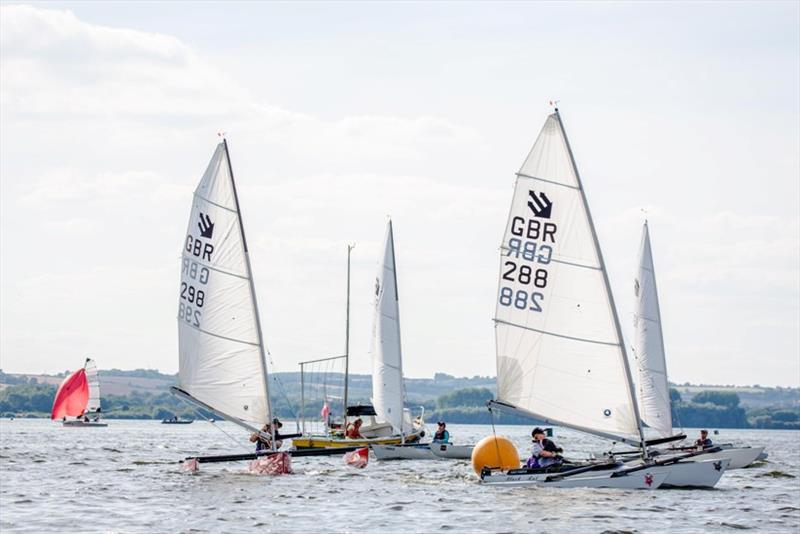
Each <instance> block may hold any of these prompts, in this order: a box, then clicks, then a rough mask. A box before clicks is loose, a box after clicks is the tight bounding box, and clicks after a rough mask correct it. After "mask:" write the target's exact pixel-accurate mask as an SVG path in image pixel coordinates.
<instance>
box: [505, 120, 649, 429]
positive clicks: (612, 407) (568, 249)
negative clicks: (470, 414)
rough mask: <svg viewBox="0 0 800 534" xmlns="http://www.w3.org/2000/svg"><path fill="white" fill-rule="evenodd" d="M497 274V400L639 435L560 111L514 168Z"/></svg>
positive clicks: (580, 425) (558, 419) (566, 421)
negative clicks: (513, 181)
mask: <svg viewBox="0 0 800 534" xmlns="http://www.w3.org/2000/svg"><path fill="white" fill-rule="evenodd" d="M499 279H500V280H499V287H498V301H497V308H496V317H495V335H496V343H497V389H498V391H497V400H498V401H499V402H500V403H504V404H507V405H511V406H513V407H514V408H516V409H517V410H518V411H520V412H523V413H527V414H528V415H531V416H535V417H538V418H540V419H546V420H548V421H551V422H554V423H557V424H562V425H566V426H571V427H573V428H577V429H581V430H586V431H589V432H593V433H595V434H599V435H604V436H607V437H614V438H621V439H628V440H630V441H633V440H631V439H630V438H631V437H632V436H637V437H638V436H640V432H639V430H640V428H639V422H638V420H637V419H638V413H637V412H636V405H635V400H634V398H633V391H632V388H631V384H630V371H629V369H628V367H627V360H626V359H625V358H626V356H625V351H624V345H623V344H622V339H621V334H620V330H619V322H618V319H617V316H616V311H615V309H614V304H613V299H612V296H611V293H610V290H609V287H608V281H607V278H606V273H605V266H604V264H603V260H602V256H601V253H600V249H599V246H598V244H597V240H596V237H595V234H594V228H593V226H592V221H591V216H590V214H589V211H588V205H587V204H586V200H585V197H584V192H583V189H582V187H581V182H580V178H579V176H578V175H577V171H576V169H575V167H574V164H573V160H572V157H571V153H570V151H569V146H568V143H567V139H566V136H565V134H564V130H563V127H562V125H561V122H560V117H559V116H558V112H556V113H554V114H552V115H550V116H549V117H548V118H547V121H546V122H545V124H544V127H543V128H542V131H541V133H540V134H539V137H538V138H537V140H536V143H535V144H534V145H533V148H532V149H531V151H530V153H529V154H528V157H527V159H526V160H525V162H524V163H523V165H522V168H521V169H520V170H519V173H518V174H517V180H516V185H515V189H514V197H513V200H512V203H511V212H510V214H509V218H508V223H507V226H506V229H505V233H504V236H503V242H502V246H501V251H500V276H499ZM636 441H637V442H638V441H639V440H638V439H637V440H636Z"/></svg>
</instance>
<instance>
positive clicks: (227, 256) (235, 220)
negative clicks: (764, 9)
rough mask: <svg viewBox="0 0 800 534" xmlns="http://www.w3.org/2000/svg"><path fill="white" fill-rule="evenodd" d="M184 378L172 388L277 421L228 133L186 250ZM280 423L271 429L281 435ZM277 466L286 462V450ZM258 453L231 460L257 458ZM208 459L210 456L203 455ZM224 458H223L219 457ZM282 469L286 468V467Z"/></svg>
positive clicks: (200, 196)
mask: <svg viewBox="0 0 800 534" xmlns="http://www.w3.org/2000/svg"><path fill="white" fill-rule="evenodd" d="M178 350H179V371H178V385H177V386H173V387H172V388H171V391H172V393H173V394H175V395H177V396H179V397H181V398H183V399H185V400H187V401H189V402H190V403H192V404H194V405H195V406H197V407H199V408H202V409H205V410H207V411H209V412H212V413H214V414H215V415H217V416H218V417H221V418H223V419H225V420H227V421H230V422H232V423H234V424H236V425H238V426H240V427H242V428H243V429H245V430H247V431H248V432H251V433H259V434H261V432H262V430H261V429H262V428H264V425H266V424H268V423H270V422H271V421H272V410H271V407H270V397H269V381H268V375H267V361H266V355H265V350H264V341H263V335H262V333H261V322H260V319H259V314H258V304H257V302H256V293H255V286H254V284H253V273H252V269H251V267H250V255H249V251H248V248H247V240H246V238H245V233H244V224H243V222H242V216H241V210H240V208H239V198H238V195H237V192H236V184H235V182H234V178H233V168H232V166H231V161H230V154H229V152H228V143H227V140H225V139H223V140H222V142H221V143H219V144H218V145H217V148H216V150H215V151H214V155H213V157H212V158H211V162H210V163H209V164H208V167H207V169H206V171H205V173H204V174H203V178H202V179H201V180H200V183H199V184H198V186H197V189H195V191H194V200H193V203H192V210H191V214H190V215H189V226H188V229H187V231H186V237H185V238H184V241H183V252H182V255H181V282H180V289H179V294H178ZM275 426H276V425H271V432H270V433H269V434H261V435H262V437H263V438H264V440H266V441H268V442H269V443H271V444H274V443H275V442H276V439H275V432H276V428H275ZM263 454H264V455H275V456H278V455H283V456H281V457H280V458H279V459H278V460H276V461H277V464H276V465H278V464H279V465H281V466H286V467H287V470H288V462H289V459H288V456H285V453H276V451H275V449H274V446H272V450H269V451H265V452H264V453H263ZM255 456H256V455H255V454H253V455H238V456H236V457H234V456H231V457H230V458H229V459H230V460H246V459H254V458H255ZM193 460H197V461H198V462H200V463H202V462H203V461H204V460H205V458H202V457H198V458H196V459H193ZM217 461H219V460H217ZM281 472H284V470H283V469H282V470H281Z"/></svg>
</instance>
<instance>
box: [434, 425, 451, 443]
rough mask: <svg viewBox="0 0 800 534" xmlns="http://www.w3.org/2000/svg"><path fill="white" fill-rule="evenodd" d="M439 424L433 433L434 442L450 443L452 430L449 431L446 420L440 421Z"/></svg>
mask: <svg viewBox="0 0 800 534" xmlns="http://www.w3.org/2000/svg"><path fill="white" fill-rule="evenodd" d="M437 425H439V426H438V428H437V429H436V433H435V434H434V435H433V442H434V443H450V432H448V431H447V425H446V424H444V421H439V422H438V423H437Z"/></svg>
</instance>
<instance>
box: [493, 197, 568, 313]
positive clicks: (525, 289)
mask: <svg viewBox="0 0 800 534" xmlns="http://www.w3.org/2000/svg"><path fill="white" fill-rule="evenodd" d="M527 205H528V208H529V210H530V214H529V213H528V211H527V210H526V212H525V215H526V217H522V216H519V215H515V216H513V217H512V218H511V227H510V233H511V236H509V238H508V242H507V243H505V246H504V247H503V249H504V250H505V259H504V261H503V269H502V274H501V278H502V279H501V287H500V293H499V302H500V305H502V306H508V307H511V306H513V307H514V308H517V309H519V310H529V311H534V312H540V311H542V306H543V303H544V294H543V293H542V292H541V291H537V290H539V289H544V288H545V287H547V278H548V269H547V266H548V265H550V261H551V259H552V257H553V247H554V246H555V244H556V233H557V231H558V226H557V225H556V223H554V222H551V221H549V220H548V219H550V217H551V215H552V211H553V203H552V202H551V201H550V199H549V198H548V197H547V195H546V194H545V193H544V192H539V193H537V192H536V191H532V190H530V191H528V203H527Z"/></svg>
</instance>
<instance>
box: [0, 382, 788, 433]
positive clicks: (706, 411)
mask: <svg viewBox="0 0 800 534" xmlns="http://www.w3.org/2000/svg"><path fill="white" fill-rule="evenodd" d="M55 392H56V387H55V386H54V385H52V384H39V383H34V382H32V381H29V382H28V383H18V384H14V385H8V386H6V387H5V388H4V389H3V390H2V391H0V414H1V415H2V416H3V417H48V416H49V414H50V409H51V406H52V402H53V397H54V396H55ZM670 396H671V398H672V411H673V414H672V415H673V423H674V425H675V426H676V427H687V428H697V427H709V428H764V429H795V430H798V429H800V408H798V407H793V408H785V407H777V408H763V407H760V408H751V409H749V410H746V409H745V408H743V407H742V406H741V405H740V398H739V395H738V394H736V393H734V392H726V391H713V390H709V391H702V392H700V393H698V394H696V395H694V397H693V398H692V399H691V400H690V401H685V400H683V398H682V397H681V394H680V393H679V392H678V390H676V389H674V388H673V389H670ZM493 397H494V393H493V392H492V391H491V390H490V389H488V388H484V387H468V388H462V389H457V390H454V391H450V392H448V393H445V394H443V395H440V396H438V397H437V398H435V399H424V400H417V401H415V400H414V399H411V400H410V401H409V402H408V407H409V408H411V409H412V411H415V412H416V411H417V409H418V407H424V408H425V414H426V419H427V420H428V421H436V420H444V421H447V422H449V423H466V424H489V423H492V422H494V423H496V424H527V425H529V424H531V423H532V422H531V420H530V419H527V418H523V417H519V416H514V415H509V414H504V413H497V412H493V413H490V412H489V411H488V410H487V409H486V401H488V400H489V399H491V398H493ZM353 401H354V403H359V402H361V403H367V402H368V399H366V398H364V399H359V398H354V399H353ZM273 402H274V406H273V409H274V411H275V414H276V415H277V416H278V417H281V418H284V419H298V418H300V417H301V416H304V417H305V418H306V419H307V420H315V419H318V418H319V409H320V406H307V407H306V410H305V413H304V414H299V413H298V412H297V409H296V407H297V406H299V404H300V403H299V402H298V399H291V398H289V397H287V396H283V397H282V398H278V399H274V401H273ZM102 409H103V412H105V413H106V414H107V417H111V418H119V419H165V418H170V417H173V416H177V417H180V418H189V419H193V418H198V417H199V418H209V419H210V418H212V417H213V415H212V414H210V413H207V412H203V411H198V410H196V409H195V408H193V407H191V406H189V405H188V404H186V403H185V402H184V401H181V400H180V399H178V398H177V397H175V396H173V395H171V394H170V393H167V392H155V393H154V392H144V391H139V390H135V391H133V392H131V393H130V394H128V395H104V396H103V398H102ZM493 418H494V419H493Z"/></svg>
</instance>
